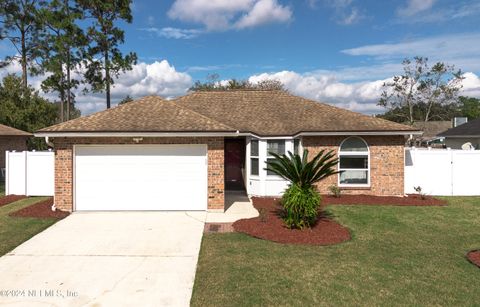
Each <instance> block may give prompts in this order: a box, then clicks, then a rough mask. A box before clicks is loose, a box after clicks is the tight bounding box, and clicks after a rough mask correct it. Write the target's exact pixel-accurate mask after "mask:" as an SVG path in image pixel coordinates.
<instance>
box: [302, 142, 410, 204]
mask: <svg viewBox="0 0 480 307" xmlns="http://www.w3.org/2000/svg"><path fill="white" fill-rule="evenodd" d="M345 138H346V137H345V136H321V137H320V136H318V137H317V136H316V137H303V138H302V145H303V147H304V148H305V149H308V151H309V152H310V157H313V156H314V155H315V154H317V153H318V152H319V151H320V150H322V149H327V150H334V151H335V153H336V154H338V149H339V146H340V143H341V142H342V141H343V140H344V139H345ZM362 138H363V139H364V140H365V141H366V142H367V144H368V146H369V149H370V187H369V188H343V189H342V190H343V191H342V193H345V194H372V195H395V196H403V195H404V155H405V153H404V144H405V138H404V137H403V136H364V137H362ZM337 184H338V175H333V176H330V177H329V178H327V179H325V180H324V181H322V182H320V183H319V184H318V188H319V190H320V193H329V191H328V187H329V186H331V185H337Z"/></svg>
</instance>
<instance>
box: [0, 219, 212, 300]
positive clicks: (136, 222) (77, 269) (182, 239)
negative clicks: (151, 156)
mask: <svg viewBox="0 0 480 307" xmlns="http://www.w3.org/2000/svg"><path fill="white" fill-rule="evenodd" d="M205 215H206V213H205V212H95V213H93V212H92V213H74V214H72V215H70V216H69V217H67V218H66V219H64V220H62V221H60V222H58V223H57V224H55V225H53V226H52V227H50V228H48V229H47V230H45V231H43V232H42V233H40V234H38V235H36V236H35V237H33V238H32V239H30V240H29V241H27V242H25V243H23V244H22V245H20V246H18V247H17V248H16V249H15V250H13V251H12V252H11V253H9V254H7V255H5V256H3V257H1V258H0V305H2V303H3V304H4V303H7V305H9V304H12V305H18V306H24V305H27V306H32V305H42V306H45V305H46V304H49V305H56V306H82V305H87V306H164V305H175V306H188V305H189V303H190V297H191V293H192V287H193V282H194V277H195V270H196V265H197V260H198V253H199V250H200V242H201V238H202V232H203V228H204V221H205ZM2 291H3V292H2Z"/></svg>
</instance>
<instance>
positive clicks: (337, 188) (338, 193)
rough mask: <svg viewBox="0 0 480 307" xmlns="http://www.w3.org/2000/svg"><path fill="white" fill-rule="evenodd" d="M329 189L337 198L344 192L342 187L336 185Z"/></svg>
mask: <svg viewBox="0 0 480 307" xmlns="http://www.w3.org/2000/svg"><path fill="white" fill-rule="evenodd" d="M328 189H329V190H330V193H332V195H333V196H334V197H336V198H339V197H340V196H341V194H342V190H340V188H339V187H337V186H336V185H331V186H329V187H328Z"/></svg>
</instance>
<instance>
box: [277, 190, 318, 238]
mask: <svg viewBox="0 0 480 307" xmlns="http://www.w3.org/2000/svg"><path fill="white" fill-rule="evenodd" d="M320 201H321V198H320V194H319V193H318V192H317V191H316V189H315V187H313V186H311V187H306V188H305V187H304V188H301V187H299V186H298V185H296V184H292V185H290V187H289V188H288V189H287V190H286V191H285V193H284V194H283V197H282V205H283V208H284V209H285V216H284V219H283V220H284V222H285V225H286V226H287V227H288V228H299V229H303V228H307V227H310V226H312V225H313V224H314V223H315V221H316V220H317V215H318V209H319V207H320Z"/></svg>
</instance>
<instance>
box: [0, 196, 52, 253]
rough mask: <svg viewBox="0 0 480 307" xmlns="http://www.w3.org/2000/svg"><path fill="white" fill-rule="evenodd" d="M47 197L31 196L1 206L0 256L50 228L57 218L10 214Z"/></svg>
mask: <svg viewBox="0 0 480 307" xmlns="http://www.w3.org/2000/svg"><path fill="white" fill-rule="evenodd" d="M44 199H47V198H46V197H29V198H25V199H22V200H19V201H16V202H14V203H11V204H8V205H5V206H2V207H0V256H1V255H4V254H6V253H8V252H9V251H11V250H12V249H14V248H15V247H17V246H18V245H20V244H21V243H23V242H25V241H27V240H28V239H30V238H31V237H33V236H34V235H36V234H37V233H39V232H41V231H43V230H44V229H46V228H48V227H49V226H51V225H52V224H54V223H55V222H57V221H58V220H57V219H51V218H49V219H39V218H28V217H10V216H8V214H9V213H10V212H14V211H17V210H20V209H22V208H25V207H27V206H30V205H32V204H34V203H36V202H38V201H41V200H44Z"/></svg>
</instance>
